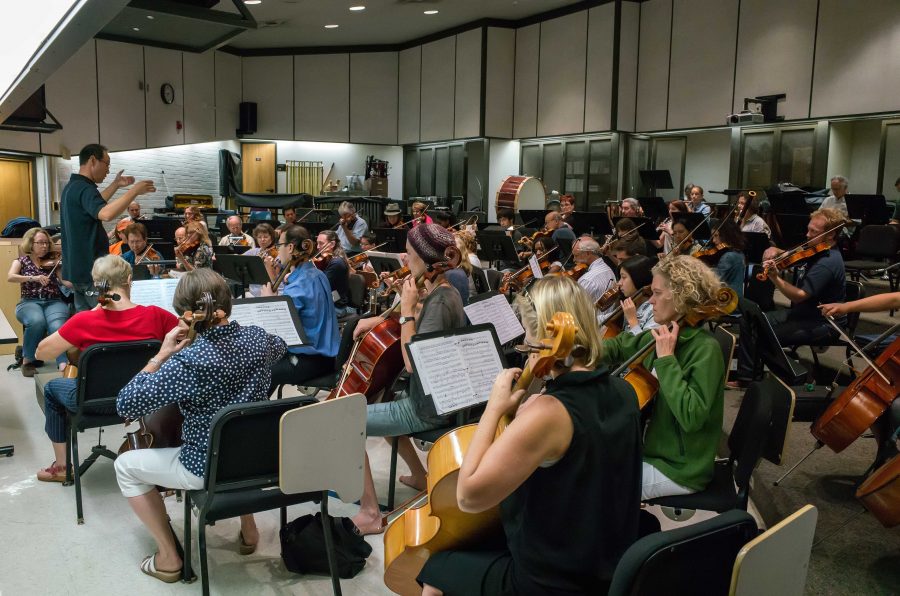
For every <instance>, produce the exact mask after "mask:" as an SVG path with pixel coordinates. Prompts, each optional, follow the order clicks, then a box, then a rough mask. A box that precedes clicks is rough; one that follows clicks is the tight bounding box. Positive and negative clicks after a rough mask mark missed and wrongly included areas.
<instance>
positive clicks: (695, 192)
mask: <svg viewBox="0 0 900 596" xmlns="http://www.w3.org/2000/svg"><path fill="white" fill-rule="evenodd" d="M687 207H688V209H689V210H690V211H691V213H699V214H700V215H703V216H707V215H709V214H710V212H711V211H712V207H710V206H709V203H707V202H706V200H705V199H704V198H703V187H702V186H697V185H696V184H694V185H693V186H691V191H690V201H689V202H688V204H687Z"/></svg>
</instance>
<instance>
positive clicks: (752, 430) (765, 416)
mask: <svg viewBox="0 0 900 596" xmlns="http://www.w3.org/2000/svg"><path fill="white" fill-rule="evenodd" d="M771 426H772V397H771V396H770V395H769V394H768V393H766V391H765V389H764V387H763V383H762V382H759V381H756V382H753V383H750V385H749V386H748V387H747V391H745V392H744V398H743V400H742V401H741V407H740V409H739V410H738V414H737V417H736V418H735V419H734V426H732V428H731V434H730V435H729V436H728V449H729V450H730V451H731V455H730V461H731V462H736V463H737V467H736V469H735V471H734V482H735V484H737V486H738V496H739V498H740V500H741V505H742V507H741V508H742V509H746V508H747V500H748V498H749V490H750V476H751V475H752V474H753V470H754V469H755V468H756V464H758V463H759V459H760V457H762V453H763V448H764V447H765V445H766V442H767V441H768V437H769V429H770V428H771Z"/></svg>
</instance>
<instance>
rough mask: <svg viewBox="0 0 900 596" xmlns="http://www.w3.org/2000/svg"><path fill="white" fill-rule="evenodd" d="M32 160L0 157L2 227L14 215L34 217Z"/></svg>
mask: <svg viewBox="0 0 900 596" xmlns="http://www.w3.org/2000/svg"><path fill="white" fill-rule="evenodd" d="M32 192H33V186H32V176H31V162H30V161H25V160H17V159H0V228H2V227H3V226H5V225H6V222H8V221H9V220H11V219H12V218H14V217H31V218H34V196H33V194H32Z"/></svg>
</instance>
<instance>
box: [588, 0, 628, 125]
mask: <svg viewBox="0 0 900 596" xmlns="http://www.w3.org/2000/svg"><path fill="white" fill-rule="evenodd" d="M626 4H629V3H626ZM588 13H589V15H588V41H587V77H586V78H585V90H584V91H585V93H584V131H585V132H595V131H601V130H609V129H610V126H611V122H612V119H611V117H610V114H611V112H610V110H611V109H612V75H613V72H612V71H613V45H614V44H613V42H614V41H615V40H614V38H613V33H614V30H615V6H614V5H613V4H612V3H610V4H604V5H602V6H597V7H595V8H592V9H590V10H589V11H588Z"/></svg>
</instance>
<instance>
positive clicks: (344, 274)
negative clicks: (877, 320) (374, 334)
mask: <svg viewBox="0 0 900 596" xmlns="http://www.w3.org/2000/svg"><path fill="white" fill-rule="evenodd" d="M316 252H317V253H318V255H319V259H322V261H320V262H321V263H326V264H325V265H324V266H319V268H320V270H321V271H322V272H324V273H325V277H327V278H328V285H330V286H331V292H332V296H333V299H334V311H335V313H336V314H337V316H339V317H343V316H347V315H355V314H356V309H355V308H353V307H352V306H350V265H348V264H347V253H345V252H344V249H343V248H342V247H341V243H340V240H339V239H338V235H337V234H336V233H335V232H333V231H331V230H323V231H321V232H319V235H318V236H316Z"/></svg>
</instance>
